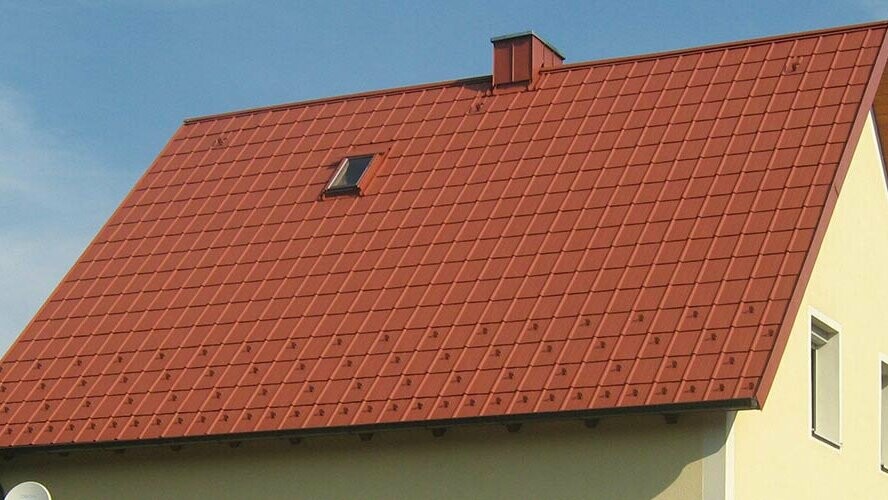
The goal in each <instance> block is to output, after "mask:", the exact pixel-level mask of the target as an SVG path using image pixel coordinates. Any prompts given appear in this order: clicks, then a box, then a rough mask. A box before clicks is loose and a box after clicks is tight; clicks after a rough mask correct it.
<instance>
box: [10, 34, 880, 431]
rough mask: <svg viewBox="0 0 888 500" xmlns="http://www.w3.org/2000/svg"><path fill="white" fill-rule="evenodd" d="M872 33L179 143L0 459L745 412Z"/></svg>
mask: <svg viewBox="0 0 888 500" xmlns="http://www.w3.org/2000/svg"><path fill="white" fill-rule="evenodd" d="M885 31H886V25H885V24H884V23H880V24H873V25H867V26H858V27H849V28H839V29H836V30H831V31H824V32H817V33H809V34H799V35H790V36H787V37H782V38H774V39H769V40H759V41H751V42H741V43H735V44H729V45H724V46H716V47H708V48H700V49H690V50H684V51H679V52H673V53H667V54H660V55H648V56H640V57H635V58H626V59H620V60H613V61H602V62H589V63H581V64H574V65H569V66H565V67H562V68H558V69H553V70H547V71H543V72H542V74H541V77H540V79H539V81H538V82H537V83H535V85H534V88H533V89H532V90H523V91H518V90H515V89H512V90H503V91H499V90H498V91H492V89H491V87H490V79H489V78H480V79H472V80H463V81H456V82H447V83H443V84H431V85H425V86H419V87H414V88H408V89H395V90H390V91H381V92H376V93H369V94H364V95H358V96H346V97H341V98H331V99H326V100H319V101H313V102H309V103H297V104H291V105H283V106H278V107H273V108H265V109H259V110H253V111H245V112H238V113H233V114H229V115H220V116H217V117H207V118H201V119H196V120H193V121H187V122H186V123H185V124H184V125H183V126H182V127H181V128H180V129H179V130H178V131H177V132H176V134H175V136H174V137H173V138H172V139H171V141H170V142H169V144H168V145H167V146H166V147H165V148H164V150H163V152H162V153H161V154H160V156H159V157H158V158H157V160H156V161H155V162H154V163H153V164H152V165H151V167H150V168H149V169H148V171H147V173H146V174H145V175H144V177H142V178H141V179H140V180H139V181H138V183H137V184H136V186H135V188H134V189H133V191H132V192H131V193H130V194H129V195H128V196H127V197H126V199H125V200H124V201H123V203H122V205H121V206H120V208H119V209H118V210H117V211H116V212H115V213H114V215H113V216H112V217H111V219H110V220H109V221H108V222H107V224H106V225H105V226H104V227H103V228H102V229H101V231H100V232H99V234H98V236H97V237H96V239H95V240H94V241H93V242H92V244H91V245H90V246H89V248H88V249H87V250H86V252H85V253H84V254H83V255H82V256H81V257H80V259H79V260H78V261H77V263H76V264H75V265H74V267H73V268H72V269H71V271H70V273H69V274H68V275H67V276H66V277H65V278H64V280H63V282H62V283H61V284H60V285H59V287H58V288H57V289H56V290H55V291H54V292H53V293H52V295H51V297H50V298H49V300H48V302H47V303H46V304H45V306H44V307H43V308H42V309H41V310H40V311H39V313H38V314H37V316H36V317H35V318H34V320H33V322H32V323H31V324H30V325H29V326H28V327H27V328H26V329H25V331H24V332H23V333H22V335H21V337H20V338H19V339H18V341H17V342H16V343H15V344H14V345H13V347H12V348H11V350H10V351H9V353H8V354H7V355H6V356H5V357H4V358H3V361H2V364H0V369H2V371H0V377H2V378H0V399H2V411H0V446H4V447H9V446H29V445H59V444H71V443H88V442H94V441H114V440H118V441H129V440H144V439H152V438H161V437H163V438H178V437H193V436H206V435H219V434H231V433H243V432H257V431H275V430H297V429H309V428H329V427H338V426H353V425H360V424H376V423H395V422H411V421H412V422H424V421H429V420H436V419H458V418H462V417H475V416H497V415H521V414H535V413H545V412H559V411H568V410H596V409H608V408H616V407H625V408H636V407H645V406H651V405H661V404H675V403H679V404H680V403H693V402H717V401H728V400H738V399H743V398H750V399H749V400H753V399H752V398H758V400H761V399H762V398H763V397H764V393H763V392H762V391H763V390H764V392H766V388H767V385H768V384H769V383H770V382H769V381H768V380H764V379H763V376H766V375H767V373H768V370H770V372H771V375H768V376H772V375H773V370H774V369H775V367H776V363H777V361H779V349H780V347H779V345H780V342H781V341H782V342H785V336H786V335H787V334H788V327H787V325H785V324H784V318H785V317H787V310H788V308H789V306H790V304H791V299H792V298H793V296H794V294H796V295H798V293H799V292H798V290H797V288H799V287H797V283H798V282H799V280H800V277H802V275H803V267H804V266H805V265H806V257H807V256H809V254H811V253H813V252H809V250H810V249H811V247H812V242H815V240H816V231H818V230H822V227H824V226H825V222H823V223H821V224H819V225H818V221H820V220H821V214H822V213H824V207H826V206H827V202H828V196H829V192H830V190H831V186H833V185H834V183H835V182H836V181H835V179H836V178H837V177H840V176H841V172H840V163H841V161H843V158H847V157H848V150H850V149H852V148H853V142H854V141H856V139H854V138H853V135H854V129H855V127H856V128H857V129H859V128H860V126H861V125H862V120H863V118H864V117H865V112H866V111H867V110H868V109H869V106H870V105H871V100H872V93H873V92H874V86H875V84H876V83H877V82H878V77H879V75H878V74H876V73H877V72H878V73H880V72H881V68H882V66H883V65H884V60H883V59H884V57H880V55H883V54H884V50H882V49H880V47H882V45H883V43H884V39H885ZM877 59H878V61H877ZM865 94H866V95H865ZM866 99H869V101H870V102H865V100H866ZM858 133H859V132H858ZM368 145H369V146H368ZM362 147H363V148H364V149H363V150H368V148H369V150H373V151H377V152H381V151H384V152H385V158H384V160H383V161H381V162H378V164H377V165H375V166H376V168H377V171H376V172H375V174H376V175H375V178H374V179H373V181H372V182H371V183H370V184H369V185H368V187H367V189H366V191H365V192H364V193H363V195H362V196H340V197H335V198H326V199H324V198H322V196H321V195H322V192H323V189H324V185H325V183H327V181H328V180H329V179H330V177H331V175H332V173H333V169H334V168H335V166H336V165H337V164H338V163H339V161H340V160H341V159H342V158H343V157H344V156H346V155H348V154H350V153H353V152H355V151H362V149H361V148H362ZM374 148H375V149H374ZM837 172H838V175H837ZM824 219H826V218H824ZM815 251H816V249H815ZM811 260H812V259H808V264H807V265H808V266H810V265H811V262H810V261H811ZM802 280H804V278H803V277H802ZM781 336H782V337H784V338H781ZM775 344H776V345H777V346H778V348H777V349H776V351H775ZM775 352H776V355H774V356H772V354H774V353H775ZM769 361H770V362H769ZM763 387H764V389H763ZM679 407H680V406H679Z"/></svg>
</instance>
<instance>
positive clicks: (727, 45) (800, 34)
mask: <svg viewBox="0 0 888 500" xmlns="http://www.w3.org/2000/svg"><path fill="white" fill-rule="evenodd" d="M877 26H885V27H888V19H882V20H880V21H871V22H866V23H859V24H848V25H845V26H834V27H831V28H820V29H816V30H809V31H797V32H794V33H787V34H781V35H768V36H763V37H758V38H746V39H742V40H734V41H731V42H719V43H713V44H708V45H698V46H694V47H684V48H680V49H671V50H665V51H661V52H649V53H645V54H635V55H631V56H617V57H609V58H606V59H597V60H594V61H578V62H575V63H569V64H563V65H561V66H558V67H554V68H545V69H542V70H541V72H543V73H557V72H559V71H569V70H572V69H577V68H584V67H591V66H598V65H606V64H614V63H619V62H627V61H646V60H650V59H658V58H661V57H669V56H676V55H681V54H693V53H697V52H707V51H710V50H721V49H732V48H737V47H744V46H753V45H760V44H766V43H774V42H779V41H782V40H798V39H801V38H813V37H817V36H823V35H829V34H833V33H844V32H849V31H858V30H866V29H872V28H875V27H877Z"/></svg>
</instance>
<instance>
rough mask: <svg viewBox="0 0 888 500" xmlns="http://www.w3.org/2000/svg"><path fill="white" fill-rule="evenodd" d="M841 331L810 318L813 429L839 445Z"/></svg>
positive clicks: (812, 430)
mask: <svg viewBox="0 0 888 500" xmlns="http://www.w3.org/2000/svg"><path fill="white" fill-rule="evenodd" d="M839 371H840V359H839V333H838V331H836V330H834V329H832V328H829V327H828V326H826V325H825V324H824V323H823V322H821V321H819V320H817V319H816V318H811V433H812V434H813V435H814V437H816V438H818V439H820V440H822V441H826V442H827V443H829V444H831V445H833V446H835V447H837V448H838V447H839V446H840V444H841V443H840V441H839V427H840V425H839V423H840V401H839V400H840V394H839V388H840V377H839Z"/></svg>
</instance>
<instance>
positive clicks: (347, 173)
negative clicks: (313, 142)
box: [324, 155, 373, 195]
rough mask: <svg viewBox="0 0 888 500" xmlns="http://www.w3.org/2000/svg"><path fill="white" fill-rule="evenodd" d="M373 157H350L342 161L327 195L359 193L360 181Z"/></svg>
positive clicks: (328, 186) (328, 187)
mask: <svg viewBox="0 0 888 500" xmlns="http://www.w3.org/2000/svg"><path fill="white" fill-rule="evenodd" d="M372 161H373V155H364V156H351V157H348V158H345V159H343V160H342V162H341V163H340V164H339V167H338V168H337V169H336V173H335V174H333V178H332V179H330V183H329V184H327V189H326V190H325V191H324V192H325V194H328V195H336V194H349V193H359V192H360V191H361V179H362V178H364V177H365V175H364V174H365V173H366V172H367V169H368V168H369V167H370V163H371V162H372Z"/></svg>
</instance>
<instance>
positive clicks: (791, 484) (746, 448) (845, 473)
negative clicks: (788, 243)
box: [734, 118, 888, 500]
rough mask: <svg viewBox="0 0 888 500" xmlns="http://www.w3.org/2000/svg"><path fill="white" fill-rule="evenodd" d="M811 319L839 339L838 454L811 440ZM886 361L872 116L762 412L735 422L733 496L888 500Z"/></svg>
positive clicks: (887, 251)
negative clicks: (828, 325)
mask: <svg viewBox="0 0 888 500" xmlns="http://www.w3.org/2000/svg"><path fill="white" fill-rule="evenodd" d="M811 314H815V315H819V316H820V317H821V318H822V319H825V320H827V321H830V322H832V323H833V324H835V325H836V326H837V327H838V329H839V335H840V336H841V365H840V366H841V378H840V380H841V390H840V393H841V398H840V399H841V417H840V421H841V423H840V433H841V434H840V435H841V437H840V441H841V448H840V449H836V448H834V447H832V446H830V445H828V444H826V443H823V442H821V441H818V440H816V439H815V438H813V437H812V436H811V424H810V422H811V420H810V419H811V416H810V411H811V410H810V371H809V370H810V365H809V360H810V340H809V335H810V333H809V332H810V330H809V329H810V324H811V320H810V318H811ZM880 354H888V185H886V180H885V174H884V167H883V165H882V160H881V156H880V150H879V146H878V142H877V139H876V134H875V129H874V126H873V122H872V118H870V119H868V120H867V123H866V126H865V128H864V130H863V134H862V135H861V138H860V141H859V144H858V146H857V149H856V151H855V154H854V157H853V160H852V163H851V167H850V170H849V172H848V176H847V177H846V180H845V183H844V186H843V187H842V190H841V194H840V195H839V198H838V202H837V204H836V208H835V212H834V213H833V216H832V219H831V220H830V223H829V227H828V229H827V232H826V236H825V237H824V241H823V245H822V247H821V250H820V254H819V255H818V257H817V261H816V263H815V266H814V272H813V274H812V276H811V280H810V282H809V284H808V287H807V288H806V290H805V295H804V299H803V301H802V305H801V307H800V309H799V312H798V315H797V316H796V318H795V322H794V324H793V329H792V334H791V335H790V338H789V343H788V344H787V346H786V351H785V352H784V354H783V358H782V360H781V361H780V365H779V368H778V370H777V376H776V378H775V380H774V385H773V386H772V388H771V392H770V395H769V396H768V400H767V402H766V404H765V407H764V409H763V410H762V411H745V412H739V413H738V415H737V418H736V422H735V428H734V435H735V456H734V463H735V466H734V483H735V488H736V489H735V492H736V493H735V498H737V499H738V500H745V499H801V498H804V499H817V498H823V499H832V500H837V499H855V500H856V499H862V500H865V499H876V498H888V474H886V473H885V472H882V470H881V469H880V467H879V465H880V457H879V453H880V452H879V439H880V435H879V418H880V417H879V405H880V401H879V391H880V387H881V385H880V384H881V381H880V366H879V363H880Z"/></svg>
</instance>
